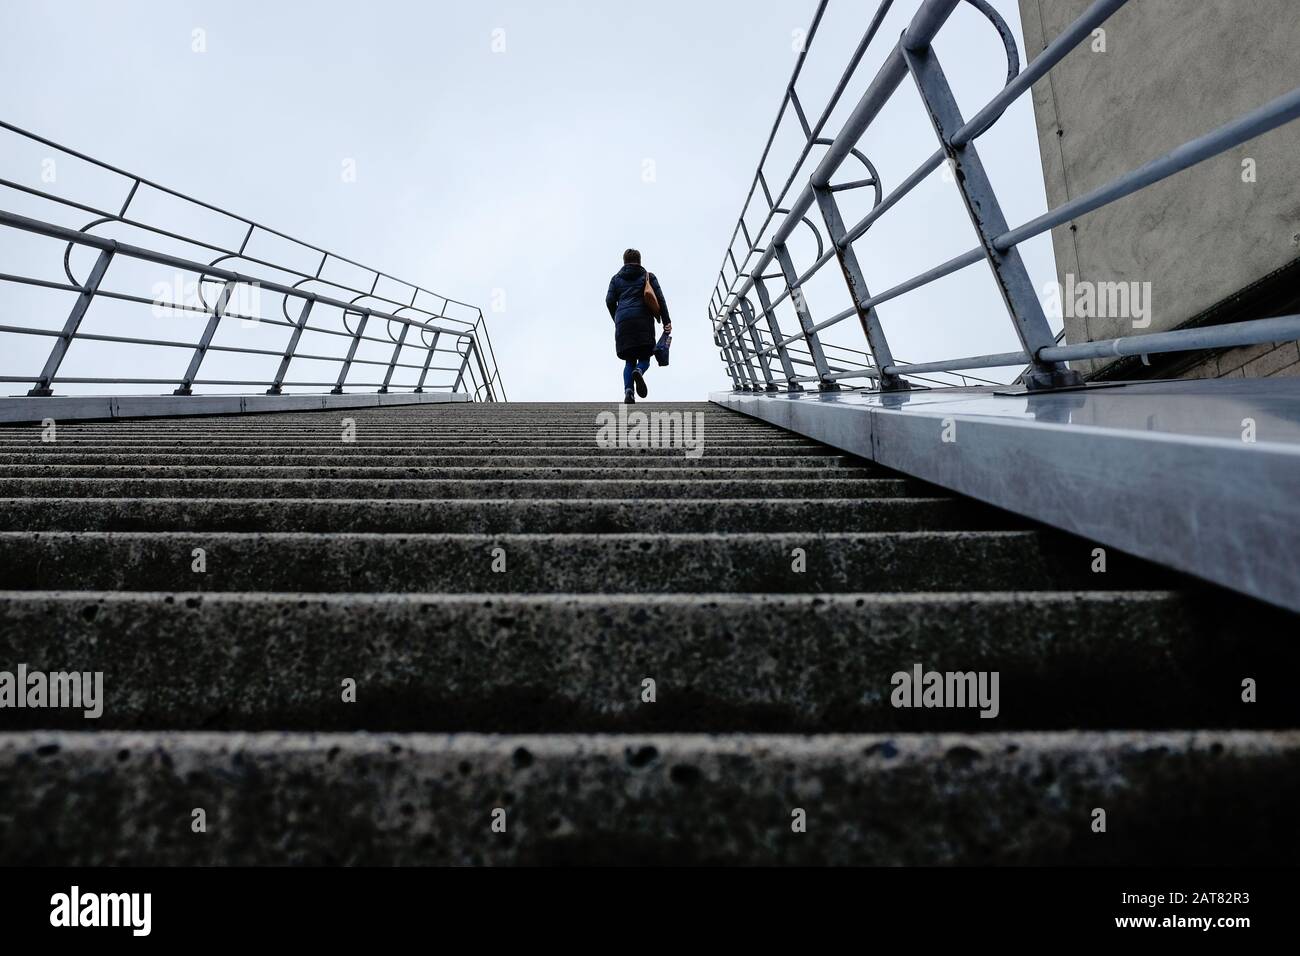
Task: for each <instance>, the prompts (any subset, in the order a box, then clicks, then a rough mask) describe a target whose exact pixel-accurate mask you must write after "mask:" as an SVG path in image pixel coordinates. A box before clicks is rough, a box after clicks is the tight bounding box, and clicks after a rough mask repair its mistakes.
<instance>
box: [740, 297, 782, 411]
mask: <svg viewBox="0 0 1300 956" xmlns="http://www.w3.org/2000/svg"><path fill="white" fill-rule="evenodd" d="M740 314H741V317H742V319H743V320H744V323H745V327H746V328H747V329H749V340H750V341H751V342H752V343H753V345H754V354H755V355H756V356H758V364H759V367H760V368H762V370H763V381H764V382H766V383H767V384H766V385H765V386H764V391H768V392H776V391H779V389H778V388H777V387H776V382H775V381H774V380H773V378H772V367H771V365H769V364H768V361H767V353H766V352H764V351H763V343H762V342H761V341H760V340H759V338H758V330H757V329H755V328H754V307H753V306H752V305H750V302H749V300H748V299H741V300H740Z"/></svg>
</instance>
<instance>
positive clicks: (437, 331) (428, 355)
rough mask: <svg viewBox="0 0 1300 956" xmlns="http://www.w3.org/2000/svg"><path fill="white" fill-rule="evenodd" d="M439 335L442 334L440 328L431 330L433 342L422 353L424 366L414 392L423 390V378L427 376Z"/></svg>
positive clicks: (436, 348)
mask: <svg viewBox="0 0 1300 956" xmlns="http://www.w3.org/2000/svg"><path fill="white" fill-rule="evenodd" d="M440 335H442V330H441V329H434V330H433V342H432V343H431V344H430V345H429V349H428V351H427V352H425V353H424V368H422V369H420V381H419V382H417V383H416V385H415V390H416V392H423V391H424V380H425V378H426V377H428V374H429V366H430V364H432V362H433V356H434V353H435V352H437V351H438V336H440Z"/></svg>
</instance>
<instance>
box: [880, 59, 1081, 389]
mask: <svg viewBox="0 0 1300 956" xmlns="http://www.w3.org/2000/svg"><path fill="white" fill-rule="evenodd" d="M899 48H900V49H901V50H902V52H903V56H904V58H905V59H906V61H907V67H908V72H910V73H911V74H912V79H913V80H915V81H916V88H917V91H918V92H919V93H920V94H921V102H922V103H923V104H924V105H925V109H926V112H927V113H928V114H929V116H930V122H931V124H932V125H933V126H934V132H935V135H936V136H938V137H939V142H940V144H941V145H942V146H943V150H944V153H945V154H946V155H947V156H948V161H949V163H950V164H951V166H952V171H953V174H954V176H953V178H954V179H955V180H956V183H957V188H958V189H959V190H960V191H961V197H962V201H963V202H964V203H965V204H966V211H967V212H968V213H969V214H970V218H971V222H972V223H973V224H974V226H975V231H976V232H977V233H978V234H979V240H980V244H981V245H982V246H983V247H984V253H985V256H986V258H987V259H988V262H989V266H990V267H991V268H992V270H993V276H994V278H995V279H996V281H997V284H998V290H999V291H1000V292H1001V293H1002V299H1003V302H1004V303H1005V304H1006V307H1007V312H1008V314H1009V315H1010V316H1011V321H1012V324H1013V325H1014V326H1015V329H1016V334H1017V335H1018V336H1019V338H1020V343H1021V345H1023V346H1024V349H1025V352H1026V353H1027V354H1028V355H1029V357H1030V359H1031V362H1032V365H1033V369H1032V371H1030V372H1029V374H1027V375H1025V377H1024V381H1025V388H1026V389H1028V390H1029V391H1036V390H1039V389H1044V388H1063V387H1069V386H1075V385H1081V384H1082V383H1083V378H1082V376H1080V375H1079V373H1078V372H1076V371H1074V370H1073V369H1071V368H1069V367H1068V366H1066V365H1065V363H1063V362H1045V361H1042V360H1040V359H1039V358H1038V352H1039V350H1040V349H1044V348H1048V347H1049V346H1051V345H1054V344H1055V340H1056V337H1055V336H1054V335H1053V334H1052V329H1051V326H1049V325H1048V323H1047V316H1046V315H1045V314H1044V313H1043V305H1042V303H1041V302H1040V301H1039V299H1038V296H1037V294H1036V293H1035V291H1034V286H1033V283H1032V282H1031V281H1030V278H1029V272H1028V270H1027V269H1026V268H1025V263H1024V260H1023V259H1021V257H1020V252H1019V250H1018V249H1017V248H1016V247H1014V246H1013V247H1011V248H1009V249H1007V250H1006V251H999V250H998V249H997V248H995V247H994V245H993V240H994V239H995V238H996V237H998V236H1000V235H1002V234H1003V233H1005V232H1007V231H1008V230H1009V228H1010V227H1009V226H1008V225H1007V220H1006V217H1005V216H1003V214H1002V207H1001V206H1000V205H999V204H998V198H997V195H996V193H995V192H994V191H993V184H992V183H991V182H990V181H989V178H988V174H987V173H986V172H985V171H984V164H983V163H982V162H981V161H980V157H979V153H978V152H977V151H976V149H975V142H974V140H968V141H967V142H965V143H963V144H962V145H961V146H954V145H953V143H952V136H953V134H954V133H956V132H957V131H958V130H959V129H961V128H962V127H963V126H964V125H965V120H964V119H963V118H962V115H961V110H960V109H959V108H958V106H957V101H956V99H954V97H953V95H952V88H951V87H950V86H949V85H948V78H947V77H946V76H945V75H944V72H943V68H942V67H941V66H940V65H939V59H938V57H937V56H936V55H935V52H934V48H933V47H931V46H929V45H928V44H927V45H926V46H924V47H922V48H920V49H908V48H907V46H906V45H905V44H900V45H899Z"/></svg>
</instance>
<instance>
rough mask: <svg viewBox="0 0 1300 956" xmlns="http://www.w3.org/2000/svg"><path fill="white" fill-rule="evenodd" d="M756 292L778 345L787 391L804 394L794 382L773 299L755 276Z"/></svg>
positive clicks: (760, 280) (801, 387)
mask: <svg viewBox="0 0 1300 956" xmlns="http://www.w3.org/2000/svg"><path fill="white" fill-rule="evenodd" d="M754 291H755V292H756V293H758V304H759V305H760V306H761V307H762V309H763V315H765V316H766V317H767V331H768V332H769V333H771V335H772V341H773V342H774V343H776V354H777V357H778V358H779V359H780V360H781V371H782V372H783V373H784V375H785V379H786V386H785V387H786V390H787V391H790V392H802V391H803V386H802V385H800V384H799V383H798V382H796V381H795V380H794V376H795V371H794V364H793V363H792V362H791V361H790V353H789V351H787V346H785V345H783V344H782V342H784V341H785V336H783V335H782V334H781V324H780V323H779V322H778V321H777V318H776V311H775V310H774V309H773V308H772V297H771V296H770V295H768V294H767V286H766V285H765V284H764V283H763V277H762V276H759V275H756V276H754Z"/></svg>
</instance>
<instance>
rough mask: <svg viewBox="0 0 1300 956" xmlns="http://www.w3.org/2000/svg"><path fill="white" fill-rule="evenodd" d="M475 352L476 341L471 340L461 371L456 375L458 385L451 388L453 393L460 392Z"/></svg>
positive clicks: (461, 362) (462, 360)
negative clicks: (462, 380)
mask: <svg viewBox="0 0 1300 956" xmlns="http://www.w3.org/2000/svg"><path fill="white" fill-rule="evenodd" d="M473 351H474V339H473V338H471V339H470V340H469V345H468V346H466V348H465V355H464V357H463V358H462V359H461V361H460V371H459V372H457V373H456V384H455V385H453V386H452V387H451V390H452V391H453V392H459V391H460V383H461V379H463V378H464V377H465V369H466V368H467V367H468V366H469V356H470V353H471V352H473Z"/></svg>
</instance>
